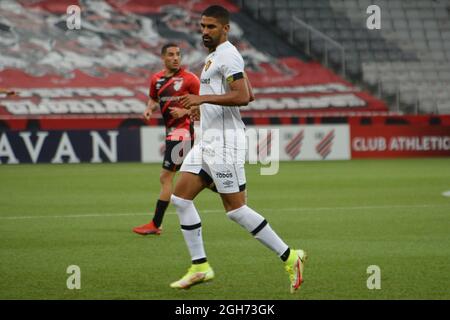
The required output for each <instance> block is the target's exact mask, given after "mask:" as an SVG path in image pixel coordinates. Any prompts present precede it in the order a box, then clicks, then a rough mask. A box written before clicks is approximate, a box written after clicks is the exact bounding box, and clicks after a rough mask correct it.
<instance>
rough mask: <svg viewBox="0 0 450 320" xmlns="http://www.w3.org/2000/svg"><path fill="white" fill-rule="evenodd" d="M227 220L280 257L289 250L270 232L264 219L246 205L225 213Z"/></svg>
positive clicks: (270, 229)
mask: <svg viewBox="0 0 450 320" xmlns="http://www.w3.org/2000/svg"><path fill="white" fill-rule="evenodd" d="M227 216H228V218H230V219H231V220H233V221H235V222H237V223H239V224H240V225H241V226H242V227H244V228H245V229H246V230H247V231H248V232H250V233H251V234H252V235H253V236H254V237H255V238H256V239H258V240H259V241H260V242H261V243H262V244H264V245H265V246H266V247H268V248H269V249H271V250H272V251H274V252H276V253H277V254H278V256H281V255H282V254H283V253H285V252H286V250H287V249H288V248H289V247H288V245H287V244H286V243H284V242H283V240H281V239H280V237H279V236H278V235H277V234H276V233H275V231H273V230H272V228H271V227H270V225H269V224H268V223H267V221H266V219H264V217H263V216H261V215H260V214H259V213H257V212H256V211H254V210H252V209H251V208H249V207H247V206H246V205H244V206H242V207H240V208H238V209H236V210H232V211H229V212H227Z"/></svg>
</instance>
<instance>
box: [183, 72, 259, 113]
mask: <svg viewBox="0 0 450 320" xmlns="http://www.w3.org/2000/svg"><path fill="white" fill-rule="evenodd" d="M232 77H233V78H232V79H231V80H228V81H229V87H230V91H229V92H227V93H225V94H221V95H202V96H197V95H192V94H188V95H184V96H183V97H182V98H181V103H182V104H183V106H184V107H185V108H190V107H191V106H194V105H200V104H202V103H210V104H217V105H221V106H230V107H235V106H246V105H247V104H248V103H249V102H250V93H249V89H248V86H247V80H246V79H245V78H244V73H243V72H240V73H239V74H235V75H233V76H232Z"/></svg>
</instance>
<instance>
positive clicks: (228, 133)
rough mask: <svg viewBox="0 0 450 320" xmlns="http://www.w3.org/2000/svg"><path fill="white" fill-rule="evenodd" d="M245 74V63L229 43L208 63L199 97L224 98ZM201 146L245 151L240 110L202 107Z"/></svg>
mask: <svg viewBox="0 0 450 320" xmlns="http://www.w3.org/2000/svg"><path fill="white" fill-rule="evenodd" d="M239 74H240V75H243V74H244V59H243V58H242V56H241V54H240V53H239V52H238V50H237V49H236V47H235V46H234V45H232V44H231V43H230V42H229V41H226V42H224V43H222V44H220V45H219V46H217V48H216V50H215V51H214V52H212V53H210V54H209V55H208V56H207V57H206V59H205V66H204V68H203V71H202V74H201V80H200V95H223V94H225V93H227V92H229V91H230V87H229V82H231V81H233V76H235V75H239ZM200 115H201V117H200V126H201V133H202V136H201V141H200V143H201V145H202V146H203V147H212V148H220V147H221V148H233V149H245V147H246V145H245V141H246V139H245V125H244V123H243V122H242V118H241V113H240V112H239V107H237V106H236V107H232V106H220V105H214V104H208V103H204V104H202V105H201V106H200Z"/></svg>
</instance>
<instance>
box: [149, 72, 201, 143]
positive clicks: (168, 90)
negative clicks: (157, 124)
mask: <svg viewBox="0 0 450 320" xmlns="http://www.w3.org/2000/svg"><path fill="white" fill-rule="evenodd" d="M164 74H165V71H164V70H162V71H160V72H158V73H156V74H154V75H153V76H152V77H151V80H150V92H149V96H150V98H152V99H153V100H155V101H159V106H160V110H161V114H162V116H163V119H164V124H165V126H166V140H190V139H193V137H194V129H193V123H192V121H191V119H190V118H189V116H184V117H181V118H179V119H175V118H174V117H172V115H171V114H170V108H171V107H175V108H183V106H182V105H181V103H180V102H179V101H178V97H180V96H183V95H185V94H196V95H198V94H199V91H200V80H199V79H198V77H197V76H196V75H195V74H193V73H192V72H189V71H186V70H185V69H184V68H180V69H179V70H178V71H177V72H176V73H175V74H174V75H172V76H170V77H165V75H164Z"/></svg>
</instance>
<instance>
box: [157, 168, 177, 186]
mask: <svg viewBox="0 0 450 320" xmlns="http://www.w3.org/2000/svg"><path fill="white" fill-rule="evenodd" d="M173 176H174V175H173V174H172V172H168V171H163V172H161V174H160V175H159V182H160V183H161V184H162V185H167V184H172V180H173Z"/></svg>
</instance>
